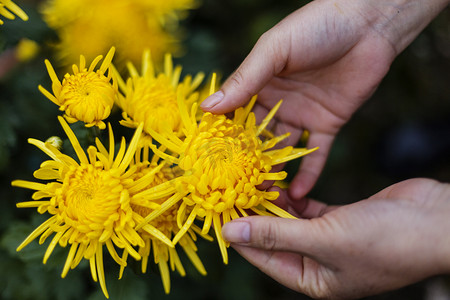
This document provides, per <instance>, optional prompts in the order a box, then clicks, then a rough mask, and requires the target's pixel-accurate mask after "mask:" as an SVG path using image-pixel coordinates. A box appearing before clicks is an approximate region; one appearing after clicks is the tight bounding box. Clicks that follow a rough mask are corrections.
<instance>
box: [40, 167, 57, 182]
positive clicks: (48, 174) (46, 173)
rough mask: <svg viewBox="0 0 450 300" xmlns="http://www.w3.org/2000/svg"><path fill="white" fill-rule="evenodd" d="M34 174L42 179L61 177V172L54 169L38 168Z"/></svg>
mask: <svg viewBox="0 0 450 300" xmlns="http://www.w3.org/2000/svg"><path fill="white" fill-rule="evenodd" d="M33 176H34V177H36V178H38V179H42V180H53V179H59V177H60V174H59V172H58V171H57V170H53V169H38V170H36V171H34V173H33Z"/></svg>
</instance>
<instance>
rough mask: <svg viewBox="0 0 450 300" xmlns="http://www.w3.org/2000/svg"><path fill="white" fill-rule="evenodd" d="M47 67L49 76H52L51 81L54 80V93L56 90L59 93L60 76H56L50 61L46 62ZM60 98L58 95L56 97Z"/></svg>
mask: <svg viewBox="0 0 450 300" xmlns="http://www.w3.org/2000/svg"><path fill="white" fill-rule="evenodd" d="M44 63H45V66H46V67H47V72H48V75H49V76H50V79H51V80H52V87H53V91H55V88H56V89H57V91H58V92H59V91H60V90H61V81H59V79H58V76H56V72H55V69H53V66H52V64H51V63H50V61H49V60H48V59H46V60H45V61H44ZM55 96H58V95H55Z"/></svg>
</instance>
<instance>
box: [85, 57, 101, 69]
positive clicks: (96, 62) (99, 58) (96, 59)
mask: <svg viewBox="0 0 450 300" xmlns="http://www.w3.org/2000/svg"><path fill="white" fill-rule="evenodd" d="M102 58H103V55H98V56H97V57H96V58H94V60H93V61H92V63H91V65H90V66H89V69H88V72H93V71H94V69H95V67H96V66H97V64H98V62H99V61H101V60H102Z"/></svg>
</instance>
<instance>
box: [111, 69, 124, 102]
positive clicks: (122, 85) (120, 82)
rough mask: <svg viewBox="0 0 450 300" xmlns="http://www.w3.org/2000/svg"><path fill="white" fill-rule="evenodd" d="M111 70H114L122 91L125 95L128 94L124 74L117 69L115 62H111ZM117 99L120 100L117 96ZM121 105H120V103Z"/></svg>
mask: <svg viewBox="0 0 450 300" xmlns="http://www.w3.org/2000/svg"><path fill="white" fill-rule="evenodd" d="M111 70H112V72H113V74H114V77H115V78H116V80H117V84H118V85H119V89H120V91H121V92H122V93H123V94H124V95H127V85H126V83H125V81H124V80H123V78H122V76H120V73H119V71H117V69H116V67H114V65H113V64H111ZM116 100H118V99H117V98H116ZM119 106H120V105H119Z"/></svg>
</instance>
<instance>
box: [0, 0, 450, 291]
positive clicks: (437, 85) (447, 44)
mask: <svg viewBox="0 0 450 300" xmlns="http://www.w3.org/2000/svg"><path fill="white" fill-rule="evenodd" d="M307 2H308V1H291V0H285V1H279V0H278V1H275V0H227V1H214V0H204V1H203V2H202V5H201V6H200V7H199V8H198V9H196V10H194V11H191V12H190V14H189V16H188V18H187V19H186V20H184V21H182V23H181V24H182V26H183V27H184V31H185V38H184V45H185V55H184V56H182V57H180V58H178V59H176V62H177V63H180V64H182V65H183V67H184V70H185V72H186V73H195V72H198V71H204V72H205V73H207V74H210V73H211V72H212V71H218V72H220V74H222V75H223V76H224V77H226V76H228V75H229V74H230V73H231V72H232V71H233V70H234V69H235V68H236V67H237V66H238V65H239V64H240V62H241V61H242V60H243V59H244V57H245V56H246V55H247V53H248V52H249V51H250V50H251V48H252V46H253V45H254V43H255V42H256V40H257V39H258V37H259V36H260V35H261V34H262V33H263V32H264V31H266V30H268V29H269V28H271V27H272V26H273V25H275V24H276V23H277V22H278V21H280V20H281V19H282V18H283V17H284V16H286V15H287V14H288V13H290V12H292V11H294V10H295V9H297V8H299V7H300V6H302V5H303V4H305V3H307ZM16 3H18V4H19V5H20V6H21V7H22V8H23V9H24V10H25V11H26V12H27V13H28V14H29V15H30V21H28V22H22V21H20V20H16V21H13V22H6V24H5V25H3V26H2V27H0V50H1V52H3V53H5V51H7V49H8V48H10V47H12V46H14V45H15V44H16V43H17V41H18V39H19V37H22V36H25V37H28V38H31V39H34V40H36V41H38V42H44V41H46V40H48V39H52V38H54V33H53V32H52V31H51V30H50V29H49V28H47V27H46V25H45V23H44V22H42V21H41V20H40V18H39V14H38V13H37V12H36V10H35V3H34V2H33V1H22V2H20V1H16ZM1 52H0V53H1ZM50 56H51V53H50V52H49V50H48V49H45V48H43V49H42V50H41V53H40V55H39V57H37V58H36V59H34V60H33V61H31V62H28V63H27V64H21V65H18V66H16V67H14V68H13V69H12V70H10V71H9V72H8V74H6V76H4V77H2V78H0V184H1V185H0V204H1V209H0V298H1V299H104V298H103V295H102V293H101V291H100V288H99V287H98V284H97V283H93V282H92V279H91V277H90V273H89V268H88V265H87V264H86V263H83V264H81V265H80V266H79V267H77V268H76V269H75V270H71V271H70V272H69V274H68V276H67V277H66V278H65V279H61V278H60V272H61V270H62V266H63V263H64V261H65V257H66V255H67V250H68V249H59V248H58V247H57V249H56V250H55V253H54V254H53V255H52V257H51V259H50V260H49V262H48V263H47V265H42V256H43V253H44V251H45V249H46V246H45V245H42V246H39V245H38V244H37V242H36V241H35V242H33V243H32V244H30V245H29V246H27V247H26V248H25V249H24V250H22V251H21V252H20V253H16V251H15V248H16V247H17V245H18V244H19V243H20V242H21V241H22V240H23V239H24V238H25V237H26V236H27V235H28V234H29V233H30V232H31V231H32V230H33V228H35V227H36V226H37V225H38V224H40V223H41V222H42V220H43V219H44V218H45V216H39V215H37V214H36V212H35V211H33V210H31V209H17V208H16V207H15V204H16V203H17V202H20V201H24V200H28V199H29V198H30V196H31V192H30V191H27V190H23V189H18V188H12V187H11V186H10V182H11V180H13V179H18V178H20V179H27V180H32V179H33V178H32V173H33V171H34V170H35V169H37V168H38V166H39V164H40V163H41V162H42V161H43V160H44V158H45V157H44V155H43V154H42V153H40V151H39V150H37V149H35V148H34V147H33V146H31V145H29V144H27V138H29V137H33V138H38V139H41V140H45V139H46V138H48V137H49V136H51V135H60V136H62V133H61V130H60V129H59V125H58V124H57V121H56V118H55V115H56V114H58V111H57V107H56V106H55V105H54V104H52V103H51V102H50V101H48V100H47V99H46V98H45V97H44V96H43V95H41V94H40V92H39V91H38V90H37V86H38V84H44V85H46V86H49V80H48V75H47V73H46V70H45V67H44V64H43V59H44V58H47V57H50ZM1 67H2V66H0V68H1ZM449 154H450V11H449V9H448V8H447V10H445V11H444V12H443V13H441V14H440V15H439V17H438V18H437V19H435V20H434V21H433V22H432V24H430V26H428V27H427V28H426V29H425V31H424V32H423V33H422V34H421V35H420V36H419V37H418V38H417V39H416V40H415V41H414V42H413V43H412V44H411V45H410V46H409V47H408V48H407V49H406V50H405V51H404V52H403V53H402V54H400V55H399V57H398V58H397V59H396V60H395V62H394V63H393V65H392V68H391V70H390V72H389V73H388V75H387V76H386V78H385V79H384V80H383V82H382V83H381V85H380V87H379V89H378V90H377V92H376V93H375V94H374V95H373V97H372V98H371V99H370V100H369V101H368V102H367V103H366V104H365V105H364V106H363V107H362V108H361V109H360V110H359V111H358V112H357V113H356V114H355V115H354V117H353V118H352V119H351V120H350V122H349V123H348V124H347V125H346V126H344V128H343V129H342V131H341V132H340V133H339V135H338V137H337V139H336V142H335V144H334V147H333V149H332V152H331V155H330V157H329V160H328V163H327V165H326V167H325V170H324V172H323V174H322V176H321V177H320V179H319V182H318V183H317V185H316V187H315V188H314V190H313V191H312V192H311V196H312V197H314V198H316V199H319V200H321V201H324V202H326V203H329V204H346V203H352V202H355V201H358V200H361V199H364V198H366V197H368V196H370V195H372V194H374V193H376V192H378V191H379V190H381V189H382V188H384V187H386V186H388V185H390V184H393V183H395V182H398V181H400V180H403V179H407V178H412V177H430V178H434V179H437V180H440V181H445V182H450V155H449ZM297 165H298V162H296V163H293V164H291V165H289V166H288V170H289V171H290V174H291V175H293V173H294V172H295V168H296V167H297ZM387 234H388V233H387ZM229 252H230V260H229V261H230V262H229V265H227V266H224V265H223V264H222V261H221V258H220V253H219V249H218V247H217V245H216V244H210V243H207V242H200V243H199V255H200V258H201V259H202V261H203V262H204V264H205V267H206V269H207V271H208V275H207V276H206V277H203V276H200V275H198V274H197V272H196V271H195V270H194V269H193V268H192V267H191V266H190V264H189V262H187V260H186V259H184V258H185V257H184V256H183V255H180V256H182V260H183V259H184V260H183V261H184V262H185V263H184V266H185V268H186V270H187V273H188V275H187V277H185V278H181V277H180V276H178V275H177V274H175V273H173V274H172V289H171V294H170V295H164V292H163V289H162V285H161V282H160V278H159V274H158V271H157V269H156V268H153V269H150V270H149V272H148V274H145V275H142V274H140V272H139V271H136V272H134V271H133V270H134V269H136V270H139V269H138V266H135V268H134V267H133V266H132V267H131V268H127V270H126V274H125V276H124V278H123V279H122V280H120V281H117V280H116V276H117V274H118V268H117V267H116V265H115V264H114V263H113V262H111V263H108V259H107V258H105V260H106V271H107V286H108V291H109V293H110V295H111V297H110V299H127V300H132V299H181V298H183V299H185V300H188V299H309V298H308V297H306V296H303V295H300V294H297V293H295V292H293V291H290V290H288V289H286V288H284V287H282V286H281V285H279V284H277V283H276V282H274V281H273V280H272V279H270V278H268V277H267V276H265V275H264V274H262V273H261V272H260V271H259V270H257V269H256V268H254V267H253V266H251V265H250V264H249V263H247V262H246V261H245V260H244V259H242V258H241V257H239V256H238V255H237V254H236V253H235V252H234V251H233V250H232V249H230V250H229ZM449 255H450V254H449ZM449 290H450V282H449V279H448V277H446V276H441V277H437V278H431V279H428V280H426V281H424V282H420V283H417V284H414V285H412V286H409V287H406V288H403V289H400V290H398V291H393V292H390V293H385V294H382V295H378V296H373V297H369V298H367V299H369V300H381V299H383V300H384V299H389V300H390V299H392V300H393V299H411V300H414V299H426V300H441V299H450V292H449Z"/></svg>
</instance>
